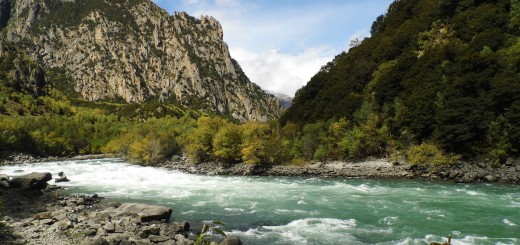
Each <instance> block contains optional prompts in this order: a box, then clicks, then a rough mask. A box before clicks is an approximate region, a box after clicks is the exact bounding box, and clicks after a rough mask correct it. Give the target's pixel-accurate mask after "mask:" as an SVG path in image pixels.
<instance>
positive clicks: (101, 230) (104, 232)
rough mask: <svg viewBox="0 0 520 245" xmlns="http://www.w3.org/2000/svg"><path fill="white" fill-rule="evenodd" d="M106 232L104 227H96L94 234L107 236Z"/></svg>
mask: <svg viewBox="0 0 520 245" xmlns="http://www.w3.org/2000/svg"><path fill="white" fill-rule="evenodd" d="M107 235H108V234H107V232H106V231H105V229H103V228H102V227H100V228H98V230H97V232H96V236H107Z"/></svg>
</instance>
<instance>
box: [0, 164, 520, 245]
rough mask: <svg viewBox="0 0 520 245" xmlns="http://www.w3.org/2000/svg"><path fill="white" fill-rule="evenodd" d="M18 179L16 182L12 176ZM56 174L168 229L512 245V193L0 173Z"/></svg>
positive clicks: (311, 239)
mask: <svg viewBox="0 0 520 245" xmlns="http://www.w3.org/2000/svg"><path fill="white" fill-rule="evenodd" d="M15 170H23V171H24V172H23V173H14V172H15ZM33 171H48V172H51V173H52V174H53V175H54V176H57V173H58V172H60V171H64V172H65V174H66V175H67V176H68V178H69V179H70V180H71V181H70V182H68V183H60V185H61V186H63V187H65V188H66V192H68V193H84V194H94V193H97V194H99V195H101V196H105V197H108V198H113V199H115V200H118V201H131V202H142V203H150V204H159V205H165V206H170V207H172V208H173V215H172V218H173V220H175V221H184V220H186V221H190V222H191V223H192V224H197V223H199V224H200V222H202V221H205V220H221V221H223V222H225V223H226V224H227V227H226V228H225V230H226V233H228V234H232V235H236V236H239V237H240V238H241V239H242V241H244V242H245V243H246V244H249V245H256V244H258V245H260V244H262V245H264V244H429V243H430V242H432V241H436V242H440V241H445V240H446V237H447V235H448V234H451V235H452V237H453V240H452V241H453V242H452V244H520V227H519V225H520V187H519V186H513V185H501V184H453V183H445V182H428V181H408V180H365V179H321V178H294V177H233V176H201V175H192V174H184V173H181V172H178V171H172V170H166V169H162V168H151V167H140V166H135V165H129V164H126V163H125V162H123V161H122V160H119V159H101V160H83V161H62V162H51V163H38V164H24V165H16V166H2V167H1V168H0V172H2V173H6V174H9V175H17V174H18V175H19V174H24V173H29V172H33Z"/></svg>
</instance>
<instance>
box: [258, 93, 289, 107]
mask: <svg viewBox="0 0 520 245" xmlns="http://www.w3.org/2000/svg"><path fill="white" fill-rule="evenodd" d="M265 92H266V93H268V94H272V95H273V96H274V97H275V98H276V99H278V101H280V106H281V107H282V109H287V108H289V107H291V105H292V100H293V98H292V97H291V96H289V95H286V94H284V93H278V92H274V91H265Z"/></svg>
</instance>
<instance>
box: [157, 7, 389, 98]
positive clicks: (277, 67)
mask: <svg viewBox="0 0 520 245" xmlns="http://www.w3.org/2000/svg"><path fill="white" fill-rule="evenodd" d="M153 1H154V2H155V3H156V4H158V5H159V6H160V7H162V8H163V9H165V10H167V11H168V12H169V13H170V14H174V13H175V12H186V13H188V14H189V15H192V16H194V17H197V18H200V16H203V15H204V16H213V17H215V18H216V19H217V20H218V21H219V22H220V23H221V25H222V28H223V29H224V41H225V42H226V43H227V44H228V46H229V50H230V53H231V56H232V57H233V58H234V59H236V60H237V61H238V63H239V64H240V66H241V67H242V69H243V70H244V72H245V73H246V75H247V76H248V77H249V79H250V80H251V81H252V82H254V83H256V84H258V85H259V86H260V87H262V88H263V89H265V90H269V91H273V92H279V93H284V94H287V95H289V96H294V93H295V92H296V91H297V90H298V89H299V88H301V87H303V86H304V85H305V84H306V83H307V82H308V81H309V80H310V78H311V77H312V76H313V75H314V74H316V73H317V72H318V70H319V69H320V68H321V67H322V66H323V65H325V64H327V62H329V61H331V60H332V59H333V58H334V56H336V55H338V54H339V53H341V52H343V51H348V48H349V44H350V40H352V39H355V38H359V39H360V40H362V39H363V38H364V37H367V36H369V35H370V27H371V25H372V22H373V21H374V20H375V19H376V18H377V16H379V15H381V14H384V13H385V12H386V11H387V9H388V6H389V5H390V3H392V2H393V1H394V0H153Z"/></svg>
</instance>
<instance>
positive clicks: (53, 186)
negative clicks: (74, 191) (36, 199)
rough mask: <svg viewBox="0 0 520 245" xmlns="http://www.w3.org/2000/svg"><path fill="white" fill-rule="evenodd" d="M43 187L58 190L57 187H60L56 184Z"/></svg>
mask: <svg viewBox="0 0 520 245" xmlns="http://www.w3.org/2000/svg"><path fill="white" fill-rule="evenodd" d="M45 189H46V190H58V189H61V187H60V186H57V185H48V186H47V187H46V188H45Z"/></svg>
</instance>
